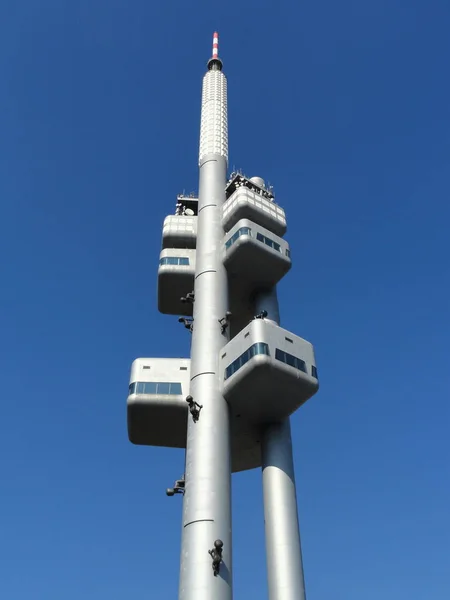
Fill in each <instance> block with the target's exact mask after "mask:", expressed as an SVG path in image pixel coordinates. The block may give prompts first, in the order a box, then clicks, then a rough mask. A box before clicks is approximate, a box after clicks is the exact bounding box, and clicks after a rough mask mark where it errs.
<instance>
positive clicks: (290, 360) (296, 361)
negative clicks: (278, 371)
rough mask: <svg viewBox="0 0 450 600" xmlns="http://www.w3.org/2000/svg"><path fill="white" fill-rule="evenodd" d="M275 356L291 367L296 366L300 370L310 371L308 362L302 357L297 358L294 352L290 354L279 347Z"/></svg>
mask: <svg viewBox="0 0 450 600" xmlns="http://www.w3.org/2000/svg"><path fill="white" fill-rule="evenodd" d="M275 358H276V360H279V361H281V362H284V363H286V364H287V365H289V366H290V367H294V369H298V370H299V371H303V373H308V371H307V370H306V363H305V361H304V360H302V359H301V358H297V357H296V356H294V355H293V354H288V353H287V352H284V351H283V350H280V349H279V348H277V349H276V350H275Z"/></svg>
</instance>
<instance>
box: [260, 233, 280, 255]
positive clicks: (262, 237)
mask: <svg viewBox="0 0 450 600" xmlns="http://www.w3.org/2000/svg"><path fill="white" fill-rule="evenodd" d="M256 239H257V240H258V242H262V243H263V244H265V245H266V246H269V248H273V249H274V250H276V251H277V252H281V246H280V244H277V242H274V241H273V240H271V239H270V238H268V237H266V236H265V235H263V234H262V233H257V234H256Z"/></svg>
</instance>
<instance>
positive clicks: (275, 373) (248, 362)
mask: <svg viewBox="0 0 450 600" xmlns="http://www.w3.org/2000/svg"><path fill="white" fill-rule="evenodd" d="M220 368H221V371H220V373H221V378H222V385H223V395H224V397H225V398H226V400H227V401H228V404H229V405H230V407H231V412H232V415H233V416H237V415H241V416H242V418H245V419H247V420H248V421H249V422H251V423H253V424H255V425H258V424H264V423H270V422H273V421H279V420H282V419H285V418H286V417H288V416H289V415H291V414H292V413H293V412H294V411H295V410H297V408H299V407H300V406H301V405H302V404H303V403H304V402H306V400H308V398H311V396H313V395H314V394H315V393H316V392H317V390H318V389H319V382H318V380H317V369H316V363H315V358H314V350H313V347H312V345H311V344H310V343H309V342H307V341H306V340H304V339H302V338H301V337H298V336H296V335H294V334H292V333H291V332H290V331H287V330H286V329H282V328H281V327H278V326H277V325H275V324H274V323H273V322H271V321H268V320H265V319H259V318H256V319H254V320H253V321H251V323H250V324H249V325H247V327H245V328H244V329H243V330H242V331H241V332H240V333H238V334H237V335H236V337H234V338H233V339H232V340H231V341H230V342H228V344H227V345H226V346H224V348H223V349H222V352H221V354H220Z"/></svg>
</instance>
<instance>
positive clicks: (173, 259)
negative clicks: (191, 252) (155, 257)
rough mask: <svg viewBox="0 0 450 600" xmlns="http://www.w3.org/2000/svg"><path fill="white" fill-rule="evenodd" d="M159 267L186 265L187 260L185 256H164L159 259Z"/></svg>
mask: <svg viewBox="0 0 450 600" xmlns="http://www.w3.org/2000/svg"><path fill="white" fill-rule="evenodd" d="M159 264H160V265H188V264H189V258H187V257H186V256H165V257H164V258H160V259H159Z"/></svg>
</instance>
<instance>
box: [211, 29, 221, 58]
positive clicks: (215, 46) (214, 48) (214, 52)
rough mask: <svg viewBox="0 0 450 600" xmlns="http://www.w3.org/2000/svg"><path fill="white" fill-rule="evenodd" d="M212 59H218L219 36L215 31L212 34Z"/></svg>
mask: <svg viewBox="0 0 450 600" xmlns="http://www.w3.org/2000/svg"><path fill="white" fill-rule="evenodd" d="M212 57H213V58H219V34H218V33H217V31H215V32H214V34H213V46H212Z"/></svg>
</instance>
